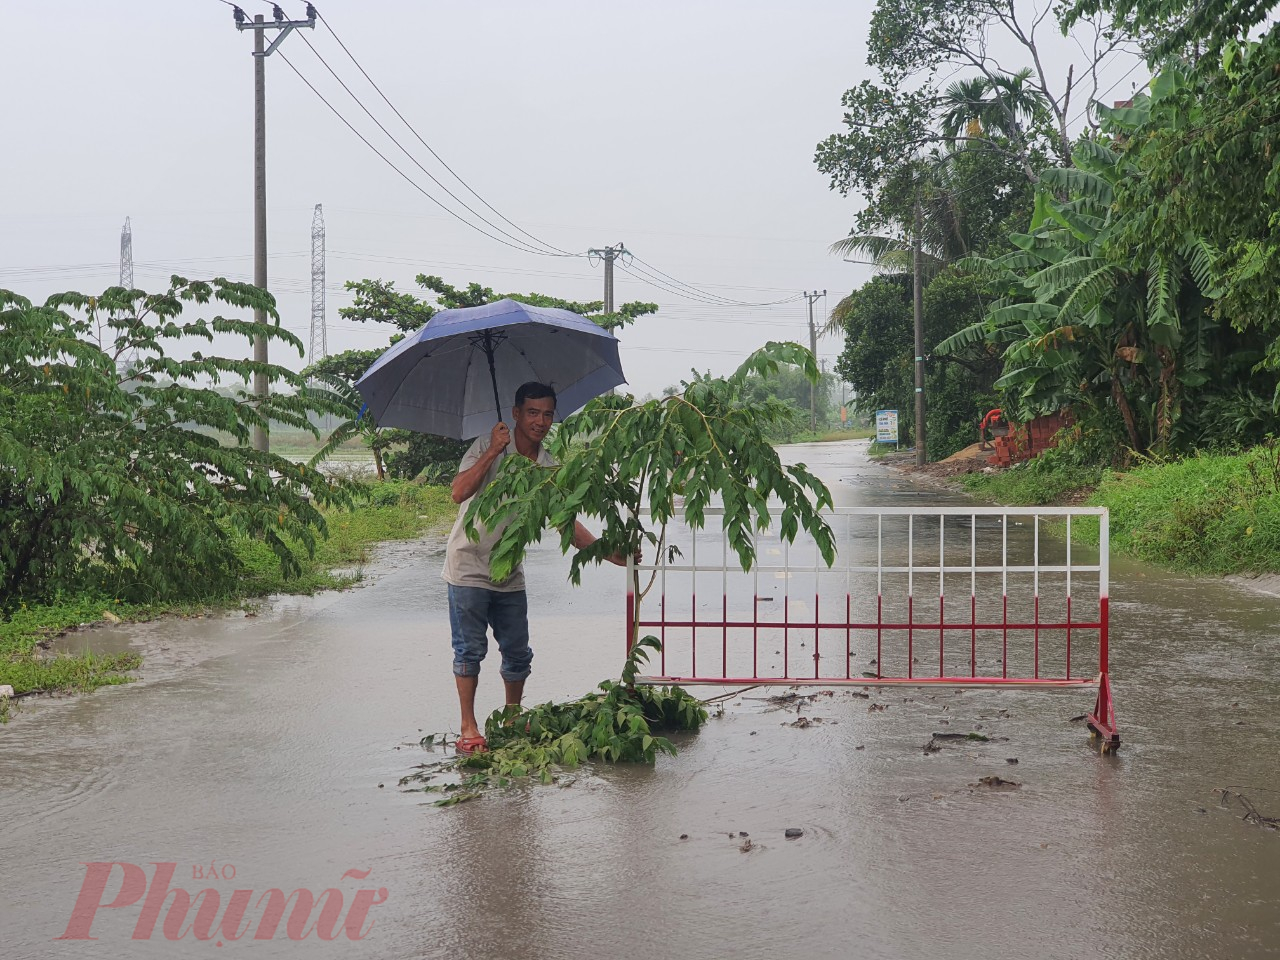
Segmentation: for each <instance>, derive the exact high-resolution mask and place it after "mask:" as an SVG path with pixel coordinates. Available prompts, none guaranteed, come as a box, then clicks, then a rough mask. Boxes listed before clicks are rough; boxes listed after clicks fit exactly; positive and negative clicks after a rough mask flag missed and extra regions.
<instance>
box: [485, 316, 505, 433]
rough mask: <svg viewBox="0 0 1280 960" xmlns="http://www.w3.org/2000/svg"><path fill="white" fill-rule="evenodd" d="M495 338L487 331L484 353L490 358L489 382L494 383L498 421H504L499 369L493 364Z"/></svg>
mask: <svg viewBox="0 0 1280 960" xmlns="http://www.w3.org/2000/svg"><path fill="white" fill-rule="evenodd" d="M493 346H494V344H493V340H492V338H491V337H490V335H489V334H488V333H487V332H486V333H485V337H484V355H485V356H486V357H488V358H489V382H490V383H492V384H493V405H494V407H495V409H497V411H498V422H499V423H501V422H502V400H501V398H499V396H498V371H497V370H495V369H494V366H493Z"/></svg>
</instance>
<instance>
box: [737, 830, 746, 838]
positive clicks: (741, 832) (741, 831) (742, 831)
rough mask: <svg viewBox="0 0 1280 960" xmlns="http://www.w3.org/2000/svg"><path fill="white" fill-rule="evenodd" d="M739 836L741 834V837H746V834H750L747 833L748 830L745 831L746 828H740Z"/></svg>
mask: <svg viewBox="0 0 1280 960" xmlns="http://www.w3.org/2000/svg"><path fill="white" fill-rule="evenodd" d="M738 836H740V837H746V836H749V834H748V833H747V831H745V830H739V831H738Z"/></svg>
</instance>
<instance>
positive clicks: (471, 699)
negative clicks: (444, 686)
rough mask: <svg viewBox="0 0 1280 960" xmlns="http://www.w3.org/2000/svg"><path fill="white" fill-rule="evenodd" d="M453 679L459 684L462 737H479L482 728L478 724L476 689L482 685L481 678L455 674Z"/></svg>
mask: <svg viewBox="0 0 1280 960" xmlns="http://www.w3.org/2000/svg"><path fill="white" fill-rule="evenodd" d="M453 679H454V680H455V681H456V682H457V684H458V705H459V706H460V707H461V708H462V736H463V737H464V738H465V737H478V736H480V727H479V726H478V725H477V724H476V688H477V687H478V686H479V685H480V678H479V677H478V676H475V677H460V676H458V675H457V674H454V677H453Z"/></svg>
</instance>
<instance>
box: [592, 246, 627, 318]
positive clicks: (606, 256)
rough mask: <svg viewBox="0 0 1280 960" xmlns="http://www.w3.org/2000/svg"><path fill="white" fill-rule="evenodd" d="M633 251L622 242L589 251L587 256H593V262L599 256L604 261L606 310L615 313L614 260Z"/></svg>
mask: <svg viewBox="0 0 1280 960" xmlns="http://www.w3.org/2000/svg"><path fill="white" fill-rule="evenodd" d="M630 253H631V251H630V250H628V249H627V248H626V246H625V245H624V244H622V243H615V244H614V245H613V246H612V247H604V248H600V247H592V248H591V249H590V250H588V251H587V256H588V257H590V258H591V262H592V264H594V263H595V258H596V257H599V258H600V259H601V260H603V261H604V312H605V313H613V261H615V260H617V259H618V258H619V257H621V256H622V255H623V254H630Z"/></svg>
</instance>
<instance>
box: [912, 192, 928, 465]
mask: <svg viewBox="0 0 1280 960" xmlns="http://www.w3.org/2000/svg"><path fill="white" fill-rule="evenodd" d="M915 220H916V228H915V231H914V232H915V236H914V238H913V239H912V241H911V261H912V265H911V272H912V276H913V278H914V279H913V282H912V285H911V286H912V298H911V299H912V301H913V308H914V313H915V326H916V364H915V366H916V466H918V467H920V466H924V464H925V463H926V462H927V458H926V457H925V443H924V278H923V276H922V274H923V272H924V270H923V255H922V254H921V252H920V231H921V226H922V218H921V214H920V200H919V198H917V199H916V216H915Z"/></svg>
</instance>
